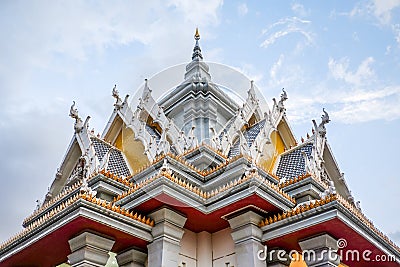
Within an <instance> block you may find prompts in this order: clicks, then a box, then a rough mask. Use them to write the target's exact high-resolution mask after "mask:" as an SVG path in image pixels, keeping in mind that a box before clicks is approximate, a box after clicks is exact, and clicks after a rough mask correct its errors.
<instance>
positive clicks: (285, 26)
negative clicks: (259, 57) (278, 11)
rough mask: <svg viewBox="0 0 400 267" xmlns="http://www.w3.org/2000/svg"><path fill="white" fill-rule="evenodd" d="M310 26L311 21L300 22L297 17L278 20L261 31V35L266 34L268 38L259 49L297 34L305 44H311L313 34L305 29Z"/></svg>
mask: <svg viewBox="0 0 400 267" xmlns="http://www.w3.org/2000/svg"><path fill="white" fill-rule="evenodd" d="M310 24H311V21H309V20H302V19H299V18H297V17H291V18H283V19H280V20H279V21H277V22H275V23H273V24H272V25H270V26H269V27H267V28H266V29H264V30H263V31H262V35H266V34H268V36H267V38H266V39H265V40H264V41H263V42H262V43H261V45H260V47H264V48H267V47H268V46H270V45H272V44H274V43H275V42H276V41H277V40H278V39H280V38H282V37H285V36H286V35H288V34H292V33H299V34H300V35H302V36H303V37H304V38H305V40H306V42H307V44H311V43H313V33H312V32H311V31H309V30H306V29H305V28H306V27H307V26H308V25H310ZM275 29H276V30H275ZM273 30H274V31H273Z"/></svg>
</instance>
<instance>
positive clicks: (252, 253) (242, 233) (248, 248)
mask: <svg viewBox="0 0 400 267" xmlns="http://www.w3.org/2000/svg"><path fill="white" fill-rule="evenodd" d="M261 219H262V217H261V216H260V215H258V214H257V213H255V212H253V211H247V212H245V213H242V214H240V215H237V216H235V217H232V218H230V219H228V221H229V224H230V226H231V229H232V233H231V235H232V238H233V241H234V242H235V254H236V263H237V266H238V267H247V266H254V267H265V266H266V261H265V260H261V259H259V258H258V254H259V251H260V250H262V251H264V246H263V244H262V243H261V237H262V231H261V229H260V227H258V222H259V221H260V220H261Z"/></svg>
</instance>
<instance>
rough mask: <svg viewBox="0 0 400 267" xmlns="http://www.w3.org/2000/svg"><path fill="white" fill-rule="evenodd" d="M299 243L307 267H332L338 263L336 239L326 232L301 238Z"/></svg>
mask: <svg viewBox="0 0 400 267" xmlns="http://www.w3.org/2000/svg"><path fill="white" fill-rule="evenodd" d="M299 245H300V247H301V249H302V251H303V260H304V261H305V262H306V263H307V266H308V267H317V266H318V267H332V266H338V265H339V263H340V257H339V255H338V254H337V251H338V246H337V240H336V239H334V238H333V237H331V236H330V235H328V234H323V235H319V236H316V237H312V238H308V239H305V240H302V241H300V242H299Z"/></svg>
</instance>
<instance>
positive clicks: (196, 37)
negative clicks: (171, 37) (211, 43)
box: [194, 27, 200, 40]
mask: <svg viewBox="0 0 400 267" xmlns="http://www.w3.org/2000/svg"><path fill="white" fill-rule="evenodd" d="M194 39H195V40H200V33H199V28H198V27H196V32H195V34H194Z"/></svg>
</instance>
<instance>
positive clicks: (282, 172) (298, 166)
mask: <svg viewBox="0 0 400 267" xmlns="http://www.w3.org/2000/svg"><path fill="white" fill-rule="evenodd" d="M312 146H313V145H312V143H305V144H303V145H301V146H298V147H296V148H294V149H292V150H290V151H288V152H287V153H285V154H283V155H281V157H280V161H279V164H278V168H277V170H276V175H277V176H278V177H279V178H281V179H292V178H295V177H299V176H301V175H304V174H306V173H307V170H306V161H305V158H304V153H305V155H307V157H308V159H310V157H311V152H312Z"/></svg>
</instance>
